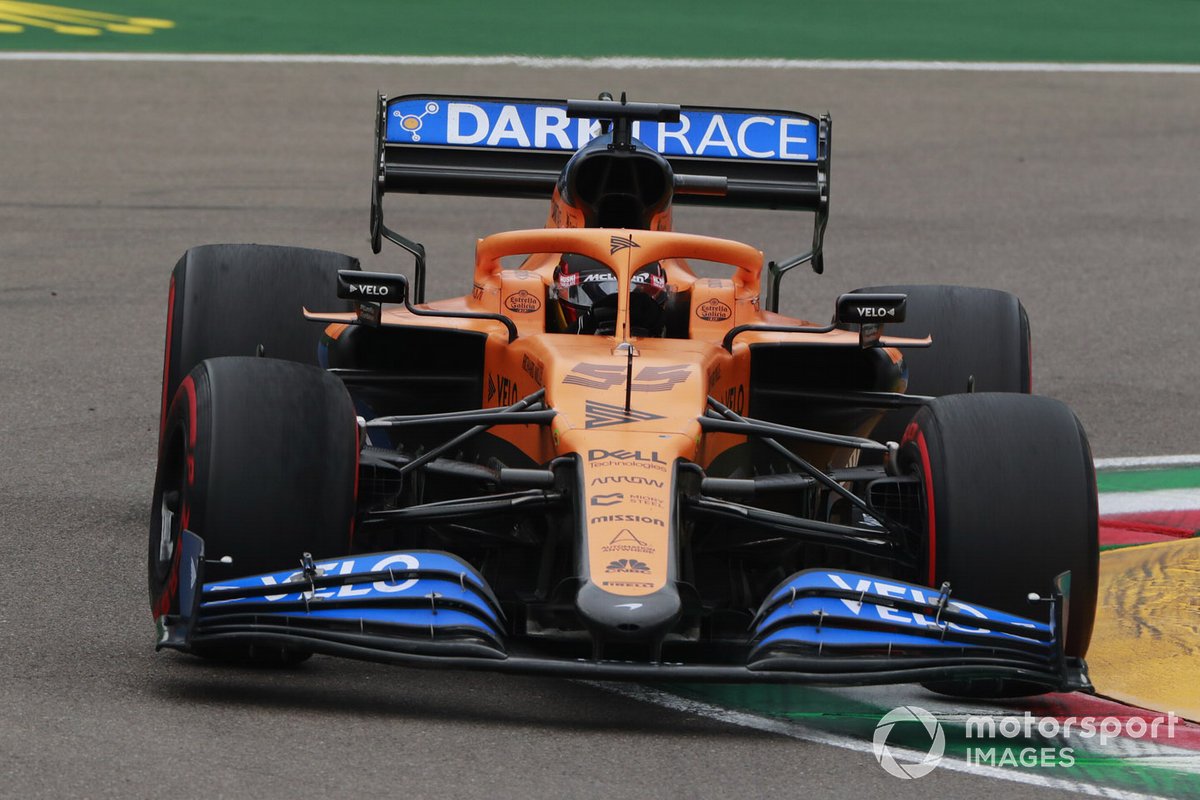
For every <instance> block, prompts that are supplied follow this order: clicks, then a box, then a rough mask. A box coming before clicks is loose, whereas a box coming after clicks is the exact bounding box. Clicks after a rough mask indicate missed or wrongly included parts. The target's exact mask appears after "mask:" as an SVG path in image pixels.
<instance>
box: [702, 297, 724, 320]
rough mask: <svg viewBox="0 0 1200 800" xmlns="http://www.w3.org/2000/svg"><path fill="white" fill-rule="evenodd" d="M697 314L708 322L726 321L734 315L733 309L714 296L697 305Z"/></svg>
mask: <svg viewBox="0 0 1200 800" xmlns="http://www.w3.org/2000/svg"><path fill="white" fill-rule="evenodd" d="M696 316H697V317H699V318H700V319H702V320H706V321H708V322H724V321H725V320H727V319H729V318H730V317H732V316H733V309H731V308H730V307H729V306H728V305H726V304H725V303H722V302H721V301H720V300H718V299H717V298H715V297H714V298H712V299H711V300H705V301H704V302H703V303H701V304H700V305H698V306H697V307H696Z"/></svg>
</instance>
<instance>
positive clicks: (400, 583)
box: [205, 553, 421, 606]
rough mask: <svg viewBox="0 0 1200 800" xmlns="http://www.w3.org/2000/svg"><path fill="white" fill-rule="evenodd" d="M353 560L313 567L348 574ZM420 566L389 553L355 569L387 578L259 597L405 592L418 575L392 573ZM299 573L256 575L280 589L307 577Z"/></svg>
mask: <svg viewBox="0 0 1200 800" xmlns="http://www.w3.org/2000/svg"><path fill="white" fill-rule="evenodd" d="M357 563H359V562H358V561H357V560H356V559H346V560H345V561H341V562H338V561H330V562H324V563H318V564H316V565H315V566H316V568H317V574H319V575H334V574H336V575H350V574H352V573H354V572H355V571H356V569H355V567H356V564H357ZM420 567H421V562H420V561H419V560H418V559H417V557H416V556H413V555H409V554H407V553H393V554H391V555H387V556H385V557H383V558H381V559H379V560H378V561H376V562H375V563H374V564H372V565H371V566H370V567H369V568H366V569H365V570H364V569H363V568H362V567H359V568H358V570H357V571H359V572H362V571H366V572H380V573H384V574H386V575H388V578H387V579H386V580H378V581H374V582H372V583H369V584H367V583H362V584H346V585H345V586H339V587H337V588H336V589H335V588H329V589H318V590H317V591H315V592H314V591H309V590H304V589H299V590H298V591H292V592H286V593H284V594H268V595H263V596H262V599H264V600H266V601H267V602H268V603H274V602H277V601H280V600H284V599H287V598H295V599H300V598H305V599H309V600H311V599H313V598H320V599H325V600H327V599H331V598H347V597H362V596H364V595H369V594H371V593H372V592H382V593H384V594H395V593H397V592H407V591H408V590H409V589H412V588H413V587H414V586H416V585H417V583H418V581H419V579H418V578H402V577H397V576H396V575H395V573H396V572H401V574H403V573H404V572H408V571H410V570H415V569H419V568H420ZM335 570H336V571H335ZM303 576H304V573H303V572H294V573H292V574H291V575H288V576H286V577H285V578H284V579H283V580H278V579H276V577H275V576H274V575H262V576H259V580H260V581H262V585H263V586H278V587H280V588H281V589H282V588H284V587H287V588H292V586H294V585H295V584H299V587H303V586H305V585H306V583H307V581H303V580H302V578H303ZM212 588H214V589H225V588H228V589H236V588H239V587H238V586H236V585H235V586H228V587H226V586H213V587H212ZM258 599H259V598H243V599H231V600H219V599H218V600H209V601H207V602H205V605H208V606H214V605H223V604H226V603H239V602H248V601H253V600H258Z"/></svg>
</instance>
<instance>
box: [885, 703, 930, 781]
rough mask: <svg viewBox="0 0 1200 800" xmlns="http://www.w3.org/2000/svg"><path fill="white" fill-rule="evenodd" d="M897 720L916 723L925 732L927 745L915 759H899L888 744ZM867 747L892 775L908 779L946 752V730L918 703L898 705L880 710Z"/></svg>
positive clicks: (925, 770)
mask: <svg viewBox="0 0 1200 800" xmlns="http://www.w3.org/2000/svg"><path fill="white" fill-rule="evenodd" d="M900 723H917V724H919V725H921V727H923V728H924V729H925V732H926V733H927V734H929V749H928V751H927V752H926V753H925V754H924V755H923V757H922V758H921V759H920V760H919V761H916V762H902V761H898V760H897V759H896V753H895V752H893V749H892V748H891V747H889V745H888V738H889V737H890V736H891V734H892V730H893V729H894V728H895V727H896V726H897V725H898V724H900ZM871 749H872V750H873V751H874V753H875V760H876V761H878V762H879V766H881V767H883V770H884V772H886V773H887V774H888V775H892V776H893V777H896V778H901V779H903V780H909V779H911V778H923V777H925V776H926V775H928V774H929V773H930V772H933V770H934V769H935V768H936V767H937V765H938V764H940V763H941V762H942V756H943V755H944V754H945V752H946V734H945V732H944V731H943V730H942V726H941V725H940V724H938V721H937V717H935V716H933V714H930V713H929V712H928V711H926V710H925V709H923V708H920V707H919V706H900V707H899V708H893V709H892V710H891V711H889V712H888V713H886V714H884V715H883V717H882V718H881V719H880V720H879V723H878V724H877V725H876V726H875V735H874V737H873V738H872V739H871Z"/></svg>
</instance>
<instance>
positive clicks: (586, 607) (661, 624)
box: [575, 581, 682, 643]
mask: <svg viewBox="0 0 1200 800" xmlns="http://www.w3.org/2000/svg"><path fill="white" fill-rule="evenodd" d="M575 608H576V610H577V611H578V612H579V616H580V618H581V619H582V620H583V621H584V623H585V624H586V625H587V626H588V628H589V629H590V630H591V631H592V635H593V636H595V637H597V638H598V639H600V640H601V641H623V642H648V643H656V642H659V641H661V640H662V638H663V637H664V636H666V635H667V632H668V631H670V629H671V628H672V626H674V625H675V622H676V621H677V620H678V619H679V615H680V611H681V609H682V606H681V604H680V601H679V592H677V591H676V590H675V587H674V585H673V584H670V583H668V584H667V585H665V586H663V587H662V588H660V589H659V590H658V591H655V592H651V593H650V594H643V595H633V596H630V595H619V594H613V593H612V592H606V591H604V590H603V589H601V588H600V587H599V586H597V585H596V584H594V583H592V582H591V581H587V582H585V583H584V584H583V586H582V587H580V589H579V593H578V594H577V595H576V596H575Z"/></svg>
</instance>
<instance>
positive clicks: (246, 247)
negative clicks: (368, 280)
mask: <svg viewBox="0 0 1200 800" xmlns="http://www.w3.org/2000/svg"><path fill="white" fill-rule="evenodd" d="M340 269H359V263H358V259H355V258H351V257H350V256H347V255H342V254H341V253H330V252H326V251H324V250H309V249H305V248H300V247H276V246H271V245H261V244H212V245H204V246H202V247H193V248H191V249H190V250H188V251H187V252H186V253H184V254H183V257H182V258H180V259H179V263H177V264H176V265H175V269H174V271H173V272H172V273H171V287H170V291H169V294H168V304H167V335H166V347H165V352H164V356H163V391H162V420H163V425H164V428H165V423H166V416H167V411H168V410H169V404H170V402H171V401H172V399H173V398H174V397H175V392H176V391H177V390H178V388H179V384H180V383H182V381H183V379H184V377H185V376H186V375H187V374H188V373H190V372H191V371H192V368H193V367H195V366H196V365H197V364H199V363H200V362H201V361H203V360H204V359H206V358H217V357H219V356H253V355H255V354H257V353H259V352H260V351H261V353H262V355H265V356H266V357H267V358H279V359H284V360H286V361H296V362H299V363H302V364H316V363H317V346H318V343H319V342H320V340H321V334H322V331H323V326H322V325H321V324H320V323H316V322H310V321H308V320H306V319H305V318H304V314H303V309H304V308H310V309H313V310H320V311H349V310H351V308H352V305H353V304H352V303H351V302H350V301H348V300H340V299H338V296H337V273H338V270H340ZM160 433H165V430H162V431H160Z"/></svg>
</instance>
